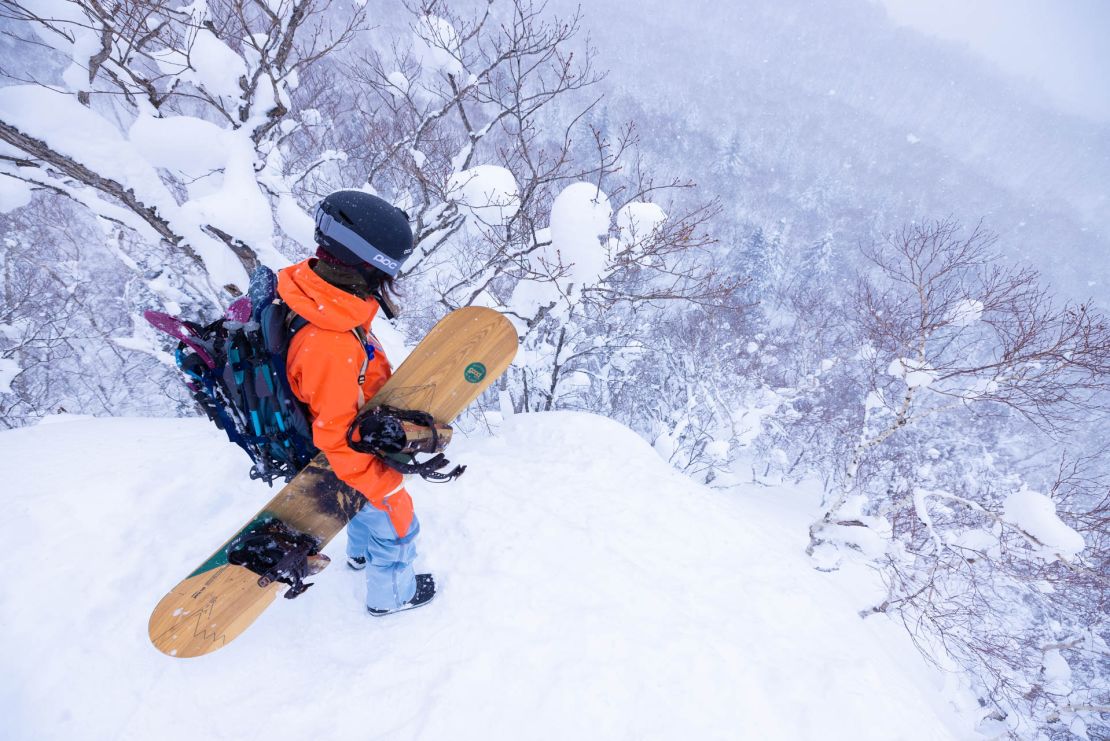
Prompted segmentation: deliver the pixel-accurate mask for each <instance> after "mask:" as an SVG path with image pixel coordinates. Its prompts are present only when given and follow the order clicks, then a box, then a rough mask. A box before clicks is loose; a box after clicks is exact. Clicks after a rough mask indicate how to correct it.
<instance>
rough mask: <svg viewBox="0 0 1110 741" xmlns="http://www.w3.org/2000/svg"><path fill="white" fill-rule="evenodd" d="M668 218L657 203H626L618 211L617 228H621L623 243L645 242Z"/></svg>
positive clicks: (623, 244) (624, 244) (621, 240)
mask: <svg viewBox="0 0 1110 741" xmlns="http://www.w3.org/2000/svg"><path fill="white" fill-rule="evenodd" d="M666 220H667V214H666V212H664V211H663V209H662V208H660V207H659V206H658V205H657V204H654V203H641V202H633V203H626V204H625V205H624V206H622V207H621V208H620V210H619V211H617V229H619V230H620V243H621V245H622V246H627V245H630V244H636V243H638V242H643V241H644V240H646V239H648V238H649V237H651V235H652V234H654V233H655V231H656V230H657V229H659V228H660V227H661V226H662V225H663V222H665V221H666Z"/></svg>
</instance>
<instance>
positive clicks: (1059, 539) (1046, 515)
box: [1002, 489, 1086, 561]
mask: <svg viewBox="0 0 1110 741" xmlns="http://www.w3.org/2000/svg"><path fill="white" fill-rule="evenodd" d="M1002 510H1003V516H1004V517H1005V519H1006V521H1007V522H1009V523H1012V524H1014V525H1016V526H1017V527H1019V528H1021V529H1022V530H1024V531H1025V532H1027V533H1029V534H1030V535H1032V536H1033V537H1034V538H1036V539H1037V540H1039V541H1040V542H1041V544H1042V548H1041V556H1043V557H1044V558H1045V559H1047V560H1048V561H1055V560H1056V558H1057V557H1058V556H1062V557H1064V558H1066V559H1071V558H1075V555H1076V554H1077V553H1079V552H1080V551H1081V550H1083V548H1084V546H1085V545H1086V543H1084V542H1083V536H1082V535H1080V534H1079V533H1077V532H1076V531H1075V530H1072V529H1071V528H1070V527H1068V526H1067V525H1065V524H1064V522H1063V520H1061V519H1060V518H1059V517H1057V516H1056V505H1055V504H1054V503H1053V501H1052V500H1051V499H1049V498H1048V497H1046V496H1045V495H1044V494H1040V493H1038V492H1035V491H1030V490H1029V489H1020V490H1018V491H1015V492H1014V493H1012V494H1010V496H1008V497H1006V501H1005V503H1004V504H1003V505H1002Z"/></svg>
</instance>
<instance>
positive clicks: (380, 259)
mask: <svg viewBox="0 0 1110 741" xmlns="http://www.w3.org/2000/svg"><path fill="white" fill-rule="evenodd" d="M374 262H376V263H380V264H382V265H384V266H385V267H386V268H388V269H390V270H396V269H397V267H398V265H399V263H398V262H397V261H396V260H390V259H389V258H388V257H386V256H385V255H374Z"/></svg>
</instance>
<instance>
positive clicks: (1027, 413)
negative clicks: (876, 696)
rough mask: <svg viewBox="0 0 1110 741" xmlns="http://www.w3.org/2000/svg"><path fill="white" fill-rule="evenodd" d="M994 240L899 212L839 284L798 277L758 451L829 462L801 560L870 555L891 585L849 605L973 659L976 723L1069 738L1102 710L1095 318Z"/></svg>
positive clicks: (786, 464) (816, 465)
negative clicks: (1006, 261) (1002, 254)
mask: <svg viewBox="0 0 1110 741" xmlns="http://www.w3.org/2000/svg"><path fill="white" fill-rule="evenodd" d="M994 242H995V239H994V237H993V236H992V235H990V234H989V233H987V232H985V231H984V230H982V229H981V228H975V229H970V230H964V229H962V228H961V227H960V226H959V225H958V224H956V223H954V222H951V221H941V222H930V223H925V224H911V225H909V226H907V227H906V228H904V229H903V230H901V231H899V232H897V233H895V234H893V235H891V236H890V237H889V238H888V239H887V240H885V241H882V242H880V243H877V244H875V245H870V246H866V247H865V248H864V249H863V254H864V257H865V258H866V260H867V263H866V264H867V265H869V267H868V268H867V269H865V270H863V271H861V273H860V275H859V276H858V278H857V280H856V282H855V284H854V287H853V289H852V290H851V292H850V293H847V294H844V293H840V292H837V291H830V290H829V284H828V283H825V284H823V285H821V286H819V287H818V288H819V289H821V290H813V287H812V286H809V285H807V281H806V280H805V279H804V276H798V277H795V278H793V279H792V280H791V281H790V283H791V287H790V290H788V291H787V292H786V294H785V298H786V299H788V302H787V303H785V304H784V308H786V309H788V310H789V312H790V313H791V314H793V315H794V316H796V317H799V318H798V319H797V321H795V322H794V323H793V324H792V325H789V326H788V329H787V331H785V332H784V334H786V335H788V336H789V342H790V344H789V345H787V350H788V354H787V355H786V356H784V360H785V363H784V365H788V366H789V372H788V373H787V374H786V376H785V377H784V378H783V383H784V385H788V386H789V389H785V390H783V391H782V393H781V396H782V398H783V402H782V404H781V406H780V407H779V408H778V409H777V410H776V413H775V415H774V418H773V425H772V430H773V431H772V433H771V434H769V435H768V436H766V439H765V440H764V441H763V445H764V452H765V453H767V454H768V457H769V458H772V459H773V458H774V457H775V454H776V453H777V454H778V457H779V458H780V460H781V463H780V465H779V470H780V471H781V472H784V473H785V472H788V471H789V472H790V473H791V474H792V475H794V476H799V475H800V476H805V475H808V474H811V473H818V472H819V473H821V474H822V475H823V476H825V477H826V478H825V481H826V492H827V496H826V501H825V503H824V511H823V514H822V516H821V517H820V518H819V519H818V520H817V521H815V522H814V523H813V525H812V527H811V531H810V535H811V542H810V546H809V552H810V554H811V555H812V556H813V558H814V563H815V565H816V566H817V567H818V568H822V569H832V568H836V566H837V565H838V563H839V562H840V561H841V560H842V559H843V558H844V557H846V556H848V555H849V554H851V557H853V558H863V559H864V560H865V561H866V562H868V563H869V564H871V565H872V566H874V567H875V568H876V569H877V570H878V571H879V573H880V574H881V576H882V577H883V579H884V581H885V583H886V585H887V596H886V598H885V599H883V600H882V601H881V602H880V603H879V604H877V605H875V606H874V607H873V608H872V609H871V610H868V611H866V612H865V613H864V614H865V615H875V614H879V613H882V614H887V615H890V616H892V617H895V618H897V619H899V620H900V621H901V622H902V623H903V624H904V625H905V626H906V628H907V630H908V631H909V633H910V634H911V635H912V636H913V638H914V639H915V641H917V642H918V644H919V646H920V647H921V648H922V649H923V652H924V654H925V655H926V656H928V657H931V658H932V659H933V660H935V661H937V662H938V663H940V664H941V665H943V666H945V667H947V668H951V669H962V670H965V671H966V672H968V674H967V675H966V676H968V677H969V678H970V682H971V687H972V688H973V689H974V690H975V691H976V692H978V693H979V696H980V697H981V698H982V702H983V704H984V708H985V712H984V722H985V724H986V725H985V726H984V728H985V730H990V729H994V730H995V731H999V730H1002V731H1008V732H1010V733H1013V734H1017V735H1019V736H1022V737H1028V736H1029V735H1031V734H1033V733H1034V732H1035V731H1034V729H1036V728H1038V727H1040V728H1042V729H1050V730H1054V731H1059V732H1063V731H1064V729H1068V730H1069V732H1074V733H1080V734H1081V733H1082V732H1084V731H1083V729H1085V728H1087V727H1088V726H1089V727H1090V728H1092V729H1094V728H1096V727H1100V726H1099V723H1100V722H1101V721H1100V720H1099V716H1100V713H1105V712H1106V708H1107V689H1108V687H1107V686H1106V682H1105V672H1104V670H1102V669H1100V668H1099V667H1100V666H1104V664H1105V661H1106V658H1107V646H1106V642H1105V637H1106V629H1107V624H1106V610H1105V606H1106V604H1107V599H1108V595H1110V590H1108V589H1107V586H1108V582H1107V580H1106V578H1105V569H1106V557H1107V554H1106V507H1107V502H1106V494H1107V488H1106V485H1107V480H1106V478H1105V473H1106V471H1105V467H1104V465H1103V463H1102V462H1100V460H1099V453H1098V452H1097V451H1100V450H1101V448H1099V447H1098V445H1092V444H1091V443H1090V441H1091V440H1092V435H1094V434H1095V430H1097V429H1098V427H1099V425H1100V424H1104V422H1105V419H1106V411H1107V407H1106V401H1107V398H1108V396H1107V390H1108V386H1110V324H1108V323H1107V321H1106V319H1105V318H1104V317H1103V316H1102V315H1101V314H1100V313H1098V312H1097V311H1095V310H1093V309H1092V308H1090V307H1089V306H1087V305H1086V304H1063V305H1061V304H1060V303H1058V302H1057V301H1056V300H1055V299H1054V297H1053V296H1052V295H1051V294H1050V292H1049V291H1048V290H1047V289H1046V288H1044V287H1043V286H1042V285H1041V284H1040V283H1039V280H1038V277H1037V275H1036V274H1035V273H1033V272H1032V271H1029V270H1024V269H1020V268H1010V267H1005V266H1004V265H1003V263H1002V261H1001V260H1000V258H999V257H998V255H997V254H996V253H995V252H994V250H993V244H994ZM780 331H781V330H780ZM780 451H781V452H780ZM1053 456H1055V457H1056V460H1055V463H1054V462H1053ZM799 464H800V465H799Z"/></svg>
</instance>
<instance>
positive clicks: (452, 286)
mask: <svg viewBox="0 0 1110 741" xmlns="http://www.w3.org/2000/svg"><path fill="white" fill-rule="evenodd" d="M406 9H407V12H408V23H407V28H405V29H403V30H402V31H401V32H400V33H394V34H393V35H392V36H389V39H388V44H387V43H379V44H377V45H375V46H374V47H373V48H371V49H370V50H368V52H367V53H366V54H365V55H364V56H357V55H356V57H355V58H353V59H352V60H351V61H350V62H349V67H348V72H349V76H350V78H351V79H353V80H356V81H357V82H358V83H359V86H358V93H357V97H356V98H355V99H354V100H342V99H330V100H326V96H324V95H323V94H322V98H321V100H322V103H327V104H328V105H330V108H329V109H328V111H329V112H328V114H327V115H328V116H329V117H331V118H332V119H334V120H336V121H338V122H340V125H339V126H338V127H336V128H334V129H332V130H329V131H321V132H319V133H320V136H321V137H322V140H323V141H324V142H326V143H327V144H326V146H325V148H329V147H334V148H336V149H342V150H343V152H344V154H343V156H342V157H339V158H335V159H334V160H333V161H332V162H328V163H320V164H319V165H318V166H316V167H315V168H314V169H313V171H312V173H311V174H310V175H309V176H308V177H306V178H305V187H306V189H307V190H309V191H313V192H319V193H322V192H326V191H327V190H329V189H331V188H333V187H335V186H336V184H337V183H336V178H337V177H338V178H340V179H345V180H348V181H352V182H356V183H357V182H365V183H366V184H367V186H368V187H371V188H372V189H374V190H375V191H376V192H378V193H380V194H384V195H387V196H388V197H390V198H391V199H393V200H394V201H395V202H397V203H398V204H400V205H402V206H403V207H404V208H406V209H407V210H408V212H409V213H410V215H411V217H412V220H413V222H414V224H415V227H416V228H415V232H416V240H417V245H418V246H417V251H416V254H415V257H414V258H413V259H412V260H411V261H410V262H409V263H408V264H406V266H405V270H404V273H403V276H402V286H403V288H404V303H405V307H406V311H407V312H409V316H410V322H412V325H413V326H414V327H416V328H418V329H422V328H423V327H425V326H427V325H428V324H429V323H430V322H431V320H432V319H433V318H435V317H436V316H438V315H441V314H442V313H443V312H444V311H446V310H448V309H452V308H456V307H459V306H465V305H468V304H484V305H488V306H493V307H496V308H499V309H500V310H502V311H504V312H506V313H507V314H508V315H509V316H510V317H512V318H513V319H514V320H515V322H516V323H517V326H518V329H519V330H520V333H521V336H522V342H523V348H522V349H523V351H522V353H521V354H520V355H519V356H518V362H517V363H515V364H514V366H513V368H512V370H511V371H510V376H509V379H508V381H507V383H506V388H505V391H507V394H506V395H505V396H504V397H503V398H505V399H506V400H508V401H510V402H511V406H512V409H514V410H516V411H525V410H546V409H554V408H568V407H569V408H583V409H593V410H596V411H606V412H610V413H613V414H614V416H618V417H621V418H625V419H627V420H628V421H633V418H632V416H631V415H630V414H628V410H629V409H630V407H625V406H623V405H622V403H621V402H619V401H618V399H621V398H624V397H626V396H627V393H628V389H629V385H630V384H632V385H635V384H636V383H639V385H640V390H639V393H641V394H649V393H652V391H651V390H650V389H649V388H647V384H646V378H645V377H638V378H637V377H635V376H634V374H632V375H630V374H631V372H632V369H633V368H634V367H635V366H636V361H637V359H638V358H639V357H640V356H642V355H643V354H644V353H645V352H650V351H652V350H653V349H654V348H656V347H661V346H662V342H661V341H660V340H659V338H660V337H661V336H662V335H663V334H664V327H663V319H664V318H665V316H666V313H667V311H668V309H667V308H666V307H667V306H668V305H671V304H674V305H679V306H681V307H682V308H683V309H685V308H687V307H689V306H693V305H699V304H700V305H706V306H713V305H719V304H721V303H724V302H726V301H727V300H728V299H729V297H730V295H731V293H732V291H733V289H734V288H735V286H736V285H737V281H735V280H732V279H725V278H722V277H721V276H718V275H717V274H716V273H715V271H714V270H713V269H712V268H708V267H706V265H707V264H708V263H709V259H708V252H707V251H706V248H707V247H708V246H709V245H710V244H711V241H712V240H711V239H710V237H709V235H708V233H707V231H706V228H705V227H706V223H707V221H708V219H709V218H710V217H712V216H713V215H714V213H715V212H716V207H715V205H714V204H712V203H698V202H696V201H694V202H693V203H692V204H691V205H685V206H684V205H681V204H680V203H679V202H678V200H677V199H676V198H674V196H675V195H676V194H679V193H683V192H686V191H689V190H690V188H691V187H692V186H691V184H690V183H688V182H685V181H679V180H667V181H665V182H663V183H659V182H657V181H656V179H655V178H654V177H653V176H652V174H651V173H650V172H649V171H648V169H647V168H646V167H645V166H644V165H643V163H642V162H641V161H640V160H639V158H638V157H637V156H636V152H635V149H636V144H637V137H636V134H635V127H634V126H633V125H631V124H628V125H625V126H622V127H615V128H614V127H613V126H612V125H611V124H609V123H607V122H605V121H604V120H600V119H604V116H603V114H601V113H599V112H598V109H597V107H596V104H597V100H598V98H597V97H591V96H589V95H587V93H588V92H589V88H591V87H592V86H594V85H595V83H596V82H597V80H598V79H599V75H598V74H597V73H596V72H595V70H594V68H593V58H594V52H593V50H592V49H590V48H589V46H588V43H586V42H583V41H582V40H581V39H580V38H579V19H578V17H576V16H575V17H571V18H569V19H559V18H552V17H548V16H547V15H546V14H545V13H544V9H543V7H542V6H541V5H538V4H535V3H532V2H529V1H527V0H514V1H513V2H510V3H507V4H503V5H498V4H487V5H485V6H484V7H483V9H482V11H481V12H480V13H479V14H478V15H476V16H469V17H463V16H460V15H457V14H455V13H453V12H451V9H450V8H449V7H448V5H447V4H446V3H443V2H424V3H421V4H419V5H416V4H413V5H407V6H406ZM595 117H596V118H597V119H599V120H598V121H597V122H596V123H595ZM355 131H357V132H362V133H363V134H364V139H363V140H362V141H361V142H359V143H358V144H357V146H354V147H345V146H341V144H340V143H341V142H343V141H344V140H345V139H346V137H347V136H348V132H355ZM606 132H609V133H606ZM308 148H309V149H311V147H308ZM639 422H641V423H642V420H639ZM638 427H640V429H645V427H646V425H644V424H639V425H638Z"/></svg>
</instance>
